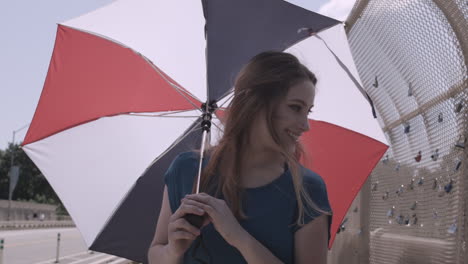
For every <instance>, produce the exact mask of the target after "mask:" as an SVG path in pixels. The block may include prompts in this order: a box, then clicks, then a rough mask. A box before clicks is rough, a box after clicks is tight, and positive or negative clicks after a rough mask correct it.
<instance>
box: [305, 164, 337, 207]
mask: <svg viewBox="0 0 468 264" xmlns="http://www.w3.org/2000/svg"><path fill="white" fill-rule="evenodd" d="M302 171H303V185H304V187H305V189H306V191H307V192H308V193H309V195H310V196H311V198H312V199H313V200H314V202H316V203H317V204H318V205H319V206H320V207H321V208H322V209H325V210H329V207H330V205H329V201H328V191H327V185H326V183H325V181H324V180H323V178H322V177H321V176H320V175H319V174H318V173H316V172H314V171H312V170H310V169H307V168H304V167H302Z"/></svg>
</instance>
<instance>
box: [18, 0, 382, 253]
mask: <svg viewBox="0 0 468 264" xmlns="http://www.w3.org/2000/svg"><path fill="white" fill-rule="evenodd" d="M266 50H286V51H288V52H291V53H293V54H295V55H296V56H297V57H298V58H299V59H300V60H301V61H302V62H303V63H304V64H305V65H306V66H307V67H309V68H310V69H311V70H312V72H314V73H316V75H317V78H318V80H319V83H318V85H317V89H318V90H317V95H316V102H315V105H316V107H315V108H316V111H315V112H314V113H313V114H312V115H311V116H310V118H311V120H310V122H311V131H310V132H308V133H306V134H305V135H304V136H303V141H304V143H305V145H306V146H307V148H308V149H307V150H308V152H309V153H310V154H311V155H310V157H311V161H312V162H310V160H309V161H304V162H305V164H311V165H310V168H311V169H313V170H315V171H316V172H318V173H319V174H320V175H321V176H322V177H323V178H324V180H325V182H326V183H327V188H328V191H329V199H330V203H331V206H332V209H333V212H334V216H333V223H332V240H331V241H330V246H331V244H332V243H333V238H334V236H335V232H336V230H337V228H338V226H339V224H340V222H341V221H342V219H343V217H344V215H345V213H346V211H347V209H348V207H349V205H350V204H351V202H352V201H353V199H354V197H355V196H356V194H357V192H358V191H359V189H360V188H361V186H362V184H363V183H364V182H365V180H366V179H367V177H368V175H369V174H370V172H371V171H372V169H373V167H374V166H375V164H376V163H377V161H378V160H379V159H380V158H381V157H382V155H383V153H384V152H385V151H386V149H387V145H386V140H385V137H384V135H383V133H382V131H381V129H380V127H379V125H378V124H377V122H376V120H375V119H374V118H373V116H372V111H371V110H372V109H371V106H370V104H369V102H368V101H367V99H366V98H365V97H364V96H363V93H362V89H359V88H360V84H359V78H358V77H357V76H358V75H357V71H356V68H355V66H354V63H353V60H352V56H351V53H350V50H349V46H348V43H347V39H346V35H345V31H344V29H343V24H342V23H341V22H339V21H336V20H334V19H331V18H328V17H325V16H322V15H320V14H317V13H314V12H311V11H309V10H306V9H304V8H302V7H299V6H296V5H293V4H291V3H289V2H286V1H283V0H232V1H211V0H203V1H175V0H174V1H159V0H158V1H155V0H151V1H150V0H131V1H130V0H120V1H116V2H113V3H112V4H110V5H108V6H106V7H104V8H100V9H98V10H96V11H93V12H91V13H88V14H85V15H83V16H80V17H78V18H76V19H72V20H70V21H67V22H65V23H62V24H59V26H58V29H57V36H56V43H55V48H54V52H53V55H52V59H51V63H50V66H49V71H48V74H47V77H46V81H45V84H44V88H43V92H42V95H41V98H40V101H39V104H38V106H37V109H36V113H35V115H34V118H33V121H32V123H31V126H30V128H29V131H28V133H27V135H26V137H25V140H24V142H23V148H24V150H25V152H26V153H27V154H28V155H29V157H30V158H31V159H32V160H33V162H34V163H35V164H36V165H37V166H38V167H39V169H40V170H41V172H42V173H43V174H44V175H45V177H46V178H47V179H48V181H49V182H50V184H51V185H52V187H53V188H54V190H55V191H56V192H57V194H58V195H59V197H60V199H61V200H62V202H63V203H64V205H65V206H66V208H67V210H68V211H69V213H70V214H71V216H72V218H73V220H74V221H75V223H76V225H77V227H78V228H79V230H80V232H81V234H82V235H83V237H84V239H85V241H86V243H87V245H88V246H89V247H90V248H91V249H93V250H96V251H101V252H106V253H109V254H114V255H117V256H122V257H125V258H128V259H132V260H135V261H140V262H144V261H146V252H147V249H148V247H149V245H150V242H151V240H152V238H153V235H154V230H155V226H156V221H157V217H158V215H159V210H160V204H161V200H162V193H163V188H164V181H163V175H164V172H165V170H166V169H167V168H168V166H169V164H170V162H171V161H172V159H173V158H174V157H175V156H176V155H177V154H178V153H180V152H183V151H190V150H193V149H198V148H199V147H200V142H201V138H202V136H201V135H202V132H201V128H200V123H201V116H202V114H203V111H204V110H203V109H202V107H201V105H202V103H213V102H215V103H217V104H218V105H219V106H223V105H226V104H227V103H228V102H229V100H230V98H231V95H232V85H233V81H234V78H235V76H236V75H237V73H238V72H239V70H240V68H241V67H242V65H243V64H245V63H246V62H247V61H248V60H249V59H250V58H251V57H253V56H254V55H256V54H257V53H259V52H262V51H266ZM221 134H222V124H221V123H220V122H219V120H214V126H213V130H212V140H213V141H214V142H216V139H218V138H219V136H220V135H221Z"/></svg>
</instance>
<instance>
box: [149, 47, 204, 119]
mask: <svg viewBox="0 0 468 264" xmlns="http://www.w3.org/2000/svg"><path fill="white" fill-rule="evenodd" d="M140 56H142V55H140ZM142 58H144V59H145V60H146V61H147V62H148V63H149V64H150V65H151V67H153V69H154V70H155V71H156V72H157V73H158V74H159V75H160V76H161V77H162V78H163V79H164V80H165V81H166V82H167V83H169V84H170V85H171V86H172V88H174V89H175V90H176V91H177V92H178V93H179V94H180V95H182V96H183V97H184V98H185V99H186V100H187V101H188V102H189V103H190V104H191V105H193V107H195V109H197V110H199V111H200V112H201V109H200V106H197V105H195V104H194V103H193V102H192V100H190V99H189V98H188V97H187V96H186V94H185V93H188V94H189V95H190V96H191V97H193V98H194V99H196V100H198V101H199V102H201V100H200V99H198V98H197V97H196V96H195V95H193V94H192V93H190V92H189V91H187V90H185V89H182V87H179V86H178V85H176V84H175V83H173V82H171V81H170V80H169V79H168V78H167V77H166V76H165V75H164V74H163V73H162V72H161V71H160V70H159V68H158V67H156V65H154V64H153V62H152V61H150V60H149V59H147V58H146V57H144V56H142ZM182 91H183V92H182Z"/></svg>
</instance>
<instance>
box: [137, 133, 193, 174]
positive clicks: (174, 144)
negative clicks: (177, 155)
mask: <svg viewBox="0 0 468 264" xmlns="http://www.w3.org/2000/svg"><path fill="white" fill-rule="evenodd" d="M197 127H198V126H193V127H192V128H191V129H190V130H189V131H187V132H186V133H184V134H183V135H182V136H181V137H179V138H178V139H177V140H176V141H174V142H173V143H172V144H171V145H170V146H169V147H168V148H167V149H166V150H165V151H164V152H163V153H161V155H159V157H158V158H156V159H155V160H154V161H153V162H151V164H150V165H149V166H148V168H147V169H146V170H145V172H144V173H143V174H142V175H144V174H145V173H146V171H147V170H149V168H151V166H153V164H155V163H156V162H158V160H159V159H161V157H164V156H165V155H166V154H167V153H168V152H169V151H171V150H172V149H173V148H174V147H175V146H176V145H177V144H179V143H180V142H181V141H182V140H183V139H184V138H185V137H187V136H188V135H189V134H190V133H192V132H194V131H197V130H198V129H201V127H200V128H198V129H197Z"/></svg>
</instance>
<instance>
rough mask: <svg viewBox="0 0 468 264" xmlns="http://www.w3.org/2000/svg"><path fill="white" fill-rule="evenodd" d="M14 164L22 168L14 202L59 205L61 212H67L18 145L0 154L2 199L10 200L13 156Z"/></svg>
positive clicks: (14, 194) (14, 193) (10, 146)
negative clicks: (10, 175)
mask: <svg viewBox="0 0 468 264" xmlns="http://www.w3.org/2000/svg"><path fill="white" fill-rule="evenodd" d="M12 154H13V155H14V164H13V165H17V166H19V167H20V176H19V179H18V184H17V185H16V188H15V190H14V192H13V196H12V200H17V201H32V202H37V203H47V204H55V205H59V208H60V211H62V212H66V211H65V210H64V207H63V205H62V204H61V202H60V199H59V198H58V196H57V194H56V193H55V191H54V190H53V189H52V187H51V186H50V185H49V183H48V182H47V180H46V178H45V177H44V175H42V173H41V172H40V171H39V169H38V168H37V167H36V165H35V164H34V163H33V162H32V161H31V160H30V159H29V157H28V156H27V155H26V153H25V152H24V151H23V149H22V148H21V147H20V146H19V145H18V144H11V143H10V144H9V146H8V148H7V149H6V150H4V151H1V152H0V199H8V191H9V184H10V183H9V179H8V172H9V170H10V167H11V155H12Z"/></svg>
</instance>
